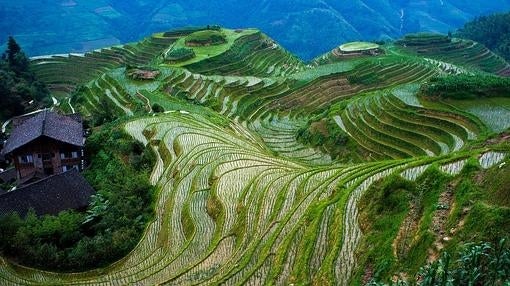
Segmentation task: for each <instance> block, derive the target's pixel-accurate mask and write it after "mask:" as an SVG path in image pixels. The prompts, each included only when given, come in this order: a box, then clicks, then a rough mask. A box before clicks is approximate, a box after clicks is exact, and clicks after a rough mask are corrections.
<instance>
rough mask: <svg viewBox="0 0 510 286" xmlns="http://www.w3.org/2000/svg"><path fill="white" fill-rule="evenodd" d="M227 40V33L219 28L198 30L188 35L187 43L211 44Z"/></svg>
mask: <svg viewBox="0 0 510 286" xmlns="http://www.w3.org/2000/svg"><path fill="white" fill-rule="evenodd" d="M226 42H227V39H226V38H225V35H224V34H223V33H222V32H221V31H217V30H204V31H198V32H195V33H193V34H191V35H189V36H187V37H186V45H188V46H211V45H220V44H223V43H226Z"/></svg>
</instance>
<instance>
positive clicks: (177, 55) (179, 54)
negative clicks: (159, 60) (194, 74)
mask: <svg viewBox="0 0 510 286" xmlns="http://www.w3.org/2000/svg"><path fill="white" fill-rule="evenodd" d="M194 57H195V52H194V51H193V49H188V48H178V49H173V50H171V51H170V52H169V53H168V54H167V55H166V60H168V61H170V62H180V61H186V60H189V59H192V58H194Z"/></svg>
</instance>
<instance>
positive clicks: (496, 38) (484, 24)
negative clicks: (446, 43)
mask: <svg viewBox="0 0 510 286" xmlns="http://www.w3.org/2000/svg"><path fill="white" fill-rule="evenodd" d="M458 34H459V36H461V37H463V38H468V39H471V40H474V41H477V42H480V43H482V44H484V45H485V46H487V47H488V48H489V49H491V50H493V51H494V52H495V53H497V54H499V55H500V56H502V57H503V58H505V59H506V60H507V61H508V60H510V13H505V14H495V15H490V16H483V17H479V18H476V19H475V20H473V21H471V22H469V23H466V24H465V25H464V27H463V28H462V29H460V30H459V32H458Z"/></svg>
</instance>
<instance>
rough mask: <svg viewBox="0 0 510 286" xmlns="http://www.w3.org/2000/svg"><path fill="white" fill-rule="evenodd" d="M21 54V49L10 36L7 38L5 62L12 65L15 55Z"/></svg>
mask: <svg viewBox="0 0 510 286" xmlns="http://www.w3.org/2000/svg"><path fill="white" fill-rule="evenodd" d="M20 52H21V47H20V46H19V45H18V43H16V40H14V38H13V37H12V36H9V40H8V42H7V51H6V53H7V61H8V62H9V63H12V62H14V61H15V56H16V54H18V53H20Z"/></svg>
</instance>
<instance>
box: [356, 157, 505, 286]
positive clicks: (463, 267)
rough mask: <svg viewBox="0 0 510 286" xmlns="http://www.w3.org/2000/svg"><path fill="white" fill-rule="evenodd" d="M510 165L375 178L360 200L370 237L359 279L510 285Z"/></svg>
mask: <svg viewBox="0 0 510 286" xmlns="http://www.w3.org/2000/svg"><path fill="white" fill-rule="evenodd" d="M508 171H509V167H508V166H506V165H503V166H502V167H500V168H496V169H493V170H488V171H487V170H481V169H480V168H479V167H477V164H476V163H473V162H471V163H468V166H466V167H465V168H464V170H463V171H462V173H461V174H460V175H458V176H455V177H450V176H445V175H444V174H441V173H440V172H439V171H438V170H437V169H436V170H434V169H433V168H429V170H427V171H426V172H425V173H424V174H423V175H421V177H420V178H419V179H418V180H417V181H416V182H411V181H407V180H406V179H404V178H402V177H400V176H392V177H389V178H387V179H385V180H382V181H380V182H378V183H376V184H374V185H373V186H372V187H371V188H370V189H369V190H368V191H367V192H366V193H365V195H364V196H363V198H362V200H361V202H360V212H361V215H360V222H361V225H362V228H363V229H364V233H365V234H366V235H365V237H364V238H363V239H362V243H361V247H360V249H359V250H358V251H357V252H358V257H359V259H360V265H363V266H362V267H360V268H359V269H358V274H357V279H358V280H357V282H356V283H357V284H364V283H368V282H369V281H371V280H372V281H383V282H391V281H393V282H394V283H395V284H394V285H403V284H398V283H404V282H405V283H409V284H410V285H414V284H416V281H417V282H418V285H504V284H505V283H508V282H509V281H510V256H509V255H510V248H509V244H508V241H507V240H505V238H508V237H507V236H508V228H509V227H510V212H509V207H510V204H509V202H508V200H507V199H503V200H501V198H505V197H508V196H509V195H510V189H509V188H508V183H509V180H510V179H509V178H508V176H506V174H508ZM482 222H483V223H482ZM473 242H476V243H473ZM428 263H429V264H428ZM397 280H399V281H401V282H396V281H397ZM369 285H379V284H376V283H371V284H369ZM381 285H382V284H381Z"/></svg>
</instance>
